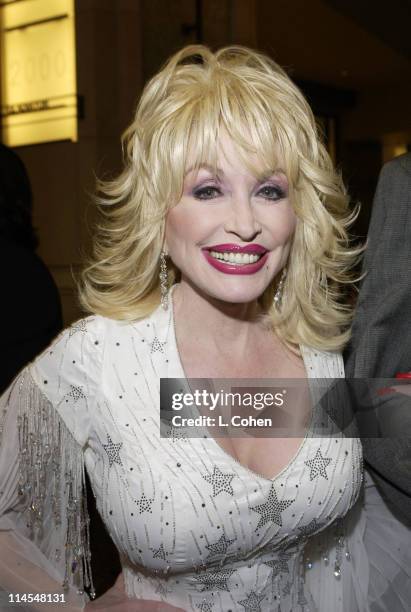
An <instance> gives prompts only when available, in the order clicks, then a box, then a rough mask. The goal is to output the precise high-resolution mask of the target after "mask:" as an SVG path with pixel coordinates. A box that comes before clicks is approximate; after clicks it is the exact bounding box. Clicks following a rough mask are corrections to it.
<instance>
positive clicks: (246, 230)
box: [224, 196, 261, 242]
mask: <svg viewBox="0 0 411 612" xmlns="http://www.w3.org/2000/svg"><path fill="white" fill-rule="evenodd" d="M224 229H225V231H226V232H228V233H230V234H236V235H237V236H238V237H239V238H241V239H242V240H244V241H247V242H249V241H251V240H253V239H254V238H255V236H257V235H258V234H260V233H261V225H260V223H259V222H258V220H257V219H256V216H255V210H254V208H253V206H252V203H251V201H250V198H249V197H248V196H240V197H236V198H233V200H232V201H231V206H230V214H229V216H228V219H227V221H226V223H225V226H224Z"/></svg>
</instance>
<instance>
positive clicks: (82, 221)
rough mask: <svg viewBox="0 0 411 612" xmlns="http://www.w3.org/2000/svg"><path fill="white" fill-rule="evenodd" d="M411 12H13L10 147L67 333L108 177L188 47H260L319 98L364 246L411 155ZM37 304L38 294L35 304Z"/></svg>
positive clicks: (301, 8)
mask: <svg viewBox="0 0 411 612" xmlns="http://www.w3.org/2000/svg"><path fill="white" fill-rule="evenodd" d="M410 23H411V0H390V2H376V1H375V0H8V1H5V0H0V52H1V58H0V59H1V61H0V70H1V78H0V87H1V89H0V99H1V141H2V142H3V143H4V144H5V145H7V146H9V147H11V148H12V149H13V150H14V151H15V152H16V153H17V154H18V156H19V157H20V158H21V160H22V161H23V163H24V165H25V167H26V170H27V173H28V176H29V179H30V182H31V190H32V199H33V208H32V218H33V225H34V227H35V229H36V232H37V237H38V241H39V247H38V249H37V252H38V254H39V255H40V257H41V259H42V260H43V261H44V262H45V263H46V265H47V266H48V268H49V270H50V271H51V274H52V277H53V279H54V281H55V284H56V285H57V288H58V292H59V294H60V297H61V301H62V307H63V320H64V324H65V325H67V324H68V323H70V322H71V321H73V320H74V319H76V318H78V317H79V316H81V314H82V313H81V311H80V309H79V306H78V303H77V297H76V292H75V284H74V280H73V273H76V272H77V271H78V269H79V266H80V265H81V261H82V249H86V248H87V247H88V244H89V242H90V238H91V236H90V230H89V229H88V228H89V227H90V224H91V223H92V216H93V215H92V207H91V205H90V201H91V194H92V192H93V189H94V183H95V176H96V175H97V176H99V177H100V178H101V177H106V178H108V177H109V176H111V175H113V174H115V173H116V172H118V170H119V169H120V167H121V146H120V136H121V134H122V132H123V131H124V129H125V128H126V127H127V125H128V124H129V123H130V120H131V117H132V114H133V111H134V109H135V106H136V103H137V100H138V97H139V94H140V92H141V90H142V87H143V84H144V83H145V81H146V80H147V79H148V78H150V77H151V76H152V75H153V74H154V73H155V72H156V71H157V70H158V69H159V68H160V66H161V65H162V63H163V62H164V61H165V60H166V59H167V58H168V56H169V55H170V54H171V53H173V52H174V51H176V50H177V49H179V48H180V47H182V46H184V45H186V44H189V43H195V42H201V43H204V44H206V45H209V46H210V47H211V48H213V49H215V48H218V47H220V46H223V45H227V44H241V45H247V46H250V47H253V48H256V49H260V50H262V51H264V52H266V53H267V54H269V55H270V56H271V57H272V58H273V59H275V60H276V61H277V62H278V63H280V64H281V65H282V66H283V67H284V68H285V69H286V70H287V71H288V73H289V74H290V76H291V77H292V78H293V79H294V80H295V81H296V82H297V84H298V85H299V86H300V87H301V89H302V90H303V91H304V93H305V95H306V96H307V98H308V99H309V101H310V103H311V105H312V107H313V110H314V112H315V115H316V117H317V119H318V122H319V123H320V124H321V126H322V128H323V131H324V133H325V136H326V139H327V144H328V147H329V150H330V153H331V155H332V156H333V158H334V160H335V162H336V164H337V166H338V167H339V168H341V170H342V173H343V176H344V179H345V181H346V183H347V185H348V188H349V191H350V194H351V196H352V199H353V202H355V201H357V200H359V201H360V202H361V203H362V211H361V215H360V217H359V219H358V221H357V224H356V227H355V232H356V234H357V235H358V236H365V235H366V233H367V226H368V220H369V215H370V211H371V206H372V198H373V194H374V190H375V187H376V182H377V178H378V173H379V171H380V169H381V166H382V164H383V163H384V162H386V161H388V160H390V159H392V158H394V157H396V156H398V155H400V154H402V153H404V152H406V151H409V150H411V36H410V33H409V25H410ZM28 299H29V296H28Z"/></svg>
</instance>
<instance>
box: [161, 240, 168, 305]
mask: <svg viewBox="0 0 411 612" xmlns="http://www.w3.org/2000/svg"><path fill="white" fill-rule="evenodd" d="M160 293H161V307H162V308H163V310H167V309H168V272H167V260H166V254H165V251H161V253H160Z"/></svg>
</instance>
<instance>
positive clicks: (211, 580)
mask: <svg viewBox="0 0 411 612" xmlns="http://www.w3.org/2000/svg"><path fill="white" fill-rule="evenodd" d="M235 571H236V570H229V569H224V570H219V571H216V572H204V573H202V574H199V575H198V576H194V579H195V580H196V581H197V584H202V586H203V588H202V589H200V591H212V590H215V589H219V590H220V591H230V588H229V586H228V585H227V581H228V580H229V579H230V578H231V576H232V574H234V572H235Z"/></svg>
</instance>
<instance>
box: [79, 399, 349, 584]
mask: <svg viewBox="0 0 411 612" xmlns="http://www.w3.org/2000/svg"><path fill="white" fill-rule="evenodd" d="M113 414H115V415H116V418H115V419H113ZM166 435H167V437H161V436H160V431H159V426H158V421H157V419H154V418H153V415H152V414H150V411H149V410H144V409H140V410H139V411H138V412H136V411H134V412H130V411H129V410H128V409H126V408H124V406H123V407H121V408H120V406H118V405H117V406H113V405H105V406H104V409H103V410H102V412H101V414H100V418H99V422H98V425H96V427H95V431H94V434H93V439H92V440H91V441H90V448H89V449H88V451H87V452H86V465H87V469H88V471H89V473H90V478H91V482H92V485H93V490H94V493H95V495H96V500H97V507H98V509H99V511H100V513H101V515H102V518H103V520H104V522H105V523H106V525H107V527H108V530H109V532H110V533H111V535H112V537H113V540H114V541H115V543H116V545H117V546H118V548H119V550H120V551H121V552H123V553H124V554H125V555H126V556H127V557H128V558H129V559H130V560H131V561H132V562H133V563H134V564H136V565H137V566H139V567H144V568H146V569H147V570H149V571H151V570H153V571H154V570H155V571H167V572H168V571H170V572H174V571H194V569H195V568H198V567H202V566H204V565H206V566H207V565H210V564H211V565H214V564H215V563H217V562H218V563H227V562H232V563H234V562H241V560H242V559H243V560H245V559H246V558H247V557H248V556H249V555H250V554H253V555H264V554H265V553H266V552H267V551H269V550H272V549H273V547H274V548H284V547H287V546H292V545H294V544H296V543H298V541H300V540H301V539H302V538H304V537H307V535H309V534H310V533H314V532H316V531H319V530H321V529H322V528H324V527H325V526H326V525H328V524H330V523H331V522H333V521H334V520H335V519H336V518H338V516H342V515H344V514H345V513H346V512H347V510H348V509H349V508H350V507H351V506H352V505H353V503H354V500H355V498H356V497H357V495H358V492H359V488H360V483H361V447H360V443H359V441H358V440H357V439H356V438H349V439H346V438H343V437H333V438H310V437H307V438H306V439H305V440H304V442H303V444H302V445H301V447H300V449H299V451H298V452H297V454H296V455H295V456H294V458H293V459H292V460H291V461H290V462H289V464H288V465H287V466H284V468H283V470H282V471H281V472H280V473H279V474H278V476H277V477H276V478H275V479H272V480H269V479H267V478H263V477H261V476H259V475H258V474H256V473H254V472H253V471H251V470H249V469H247V468H245V467H244V466H242V465H241V464H240V463H238V462H236V461H235V460H234V459H233V458H232V457H231V456H229V455H228V454H227V453H226V452H224V450H223V449H222V448H220V447H219V446H218V445H217V443H216V441H215V440H213V439H210V438H199V437H191V438H190V437H189V436H184V435H181V432H179V431H178V430H176V429H171V430H170V431H169V432H166Z"/></svg>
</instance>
